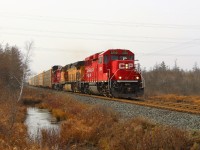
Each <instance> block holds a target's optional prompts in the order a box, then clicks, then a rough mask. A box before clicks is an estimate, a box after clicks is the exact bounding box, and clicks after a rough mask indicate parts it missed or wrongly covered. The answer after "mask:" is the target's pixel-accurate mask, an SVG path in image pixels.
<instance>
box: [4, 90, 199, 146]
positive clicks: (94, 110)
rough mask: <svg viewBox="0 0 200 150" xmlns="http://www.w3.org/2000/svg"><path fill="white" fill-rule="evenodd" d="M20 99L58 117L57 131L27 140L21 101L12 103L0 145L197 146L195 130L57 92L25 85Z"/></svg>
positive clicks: (197, 135) (197, 137) (23, 107)
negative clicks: (129, 117)
mask: <svg viewBox="0 0 200 150" xmlns="http://www.w3.org/2000/svg"><path fill="white" fill-rule="evenodd" d="M23 102H24V103H25V104H34V105H36V106H37V107H41V108H48V109H49V110H50V111H51V112H52V114H53V115H54V116H55V117H56V118H57V120H58V121H60V120H62V122H61V131H60V135H51V134H49V133H47V132H45V131H43V139H42V140H41V143H40V145H37V143H33V142H32V141H30V142H29V141H28V140H27V139H26V137H27V135H26V127H25V126H24V124H23V121H24V118H25V110H26V108H25V106H24V104H23V105H22V104H15V105H16V107H17V108H18V111H17V112H18V113H17V118H16V120H15V123H14V126H13V130H12V135H9V134H5V136H4V134H3V131H5V132H8V131H10V128H8V127H9V126H8V123H9V121H6V123H7V124H6V123H5V124H3V123H2V122H3V119H4V120H6V119H8V117H4V118H3V117H2V118H1V124H0V125H1V126H0V148H1V149H2V148H4V149H13V148H17V149H25V148H26V149H67V148H69V149H107V150H109V149H110V150H111V149H112V150H113V149H114V150H118V149H119V150H122V149H127V150H129V149H130V150H133V149H134V150H137V149H138V150H141V149H142V150H152V149H164V150H170V149H188V150H189V149H192V150H195V149H199V148H200V135H199V133H197V132H195V133H194V132H193V133H192V134H191V133H188V132H185V131H181V130H178V129H176V128H172V127H166V126H161V125H155V124H153V123H150V122H148V121H146V120H144V119H141V118H136V119H132V120H129V121H123V120H122V119H121V118H120V115H119V114H117V113H116V112H114V111H113V110H111V109H109V108H104V107H102V106H90V105H85V104H82V103H79V102H77V101H75V100H74V99H73V98H71V97H69V96H67V94H63V93H60V92H58V93H56V92H52V91H50V90H40V89H26V90H25V93H24V96H23ZM2 106H3V105H2ZM2 106H0V107H2ZM6 106H8V105H7V104H6ZM6 106H3V107H2V109H1V113H2V112H4V114H5V113H6V112H8V111H6V110H9V109H11V108H12V107H10V106H9V108H6ZM2 110H3V111H2ZM7 116H9V115H7ZM2 129H3V130H2ZM5 129H6V130H5ZM9 133H11V132H9Z"/></svg>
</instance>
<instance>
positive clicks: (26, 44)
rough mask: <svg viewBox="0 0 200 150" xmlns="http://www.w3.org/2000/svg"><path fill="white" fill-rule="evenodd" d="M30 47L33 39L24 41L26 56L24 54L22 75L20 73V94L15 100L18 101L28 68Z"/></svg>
mask: <svg viewBox="0 0 200 150" xmlns="http://www.w3.org/2000/svg"><path fill="white" fill-rule="evenodd" d="M32 48H33V41H31V42H26V43H25V49H26V56H25V59H24V63H23V75H22V80H21V85H20V94H19V97H18V100H17V101H18V102H19V101H20V100H21V97H22V93H23V89H24V83H25V79H26V75H27V70H28V63H29V62H30V54H31V49H32Z"/></svg>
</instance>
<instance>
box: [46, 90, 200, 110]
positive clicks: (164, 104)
mask: <svg viewBox="0 0 200 150" xmlns="http://www.w3.org/2000/svg"><path fill="white" fill-rule="evenodd" d="M43 89H44V88H43ZM51 91H53V90H51ZM62 93H71V94H77V95H80V96H86V97H92V98H98V99H102V100H109V101H117V102H121V103H129V104H134V105H141V106H146V107H153V108H160V109H166V110H172V111H178V112H185V113H190V114H200V105H197V104H189V103H183V102H168V101H161V100H148V99H142V98H138V99H135V100H128V99H119V98H110V97H104V96H98V95H88V94H82V93H73V92H66V91H62Z"/></svg>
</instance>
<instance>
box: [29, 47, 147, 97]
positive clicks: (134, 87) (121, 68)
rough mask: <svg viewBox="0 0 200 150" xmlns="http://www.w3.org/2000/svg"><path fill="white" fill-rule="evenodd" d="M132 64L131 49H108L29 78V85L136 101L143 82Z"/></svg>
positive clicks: (133, 57) (141, 92)
mask: <svg viewBox="0 0 200 150" xmlns="http://www.w3.org/2000/svg"><path fill="white" fill-rule="evenodd" d="M135 62H136V60H135V55H134V53H133V52H131V51H130V50H125V49H109V50H106V51H104V52H100V53H96V54H93V55H91V56H89V57H87V58H85V60H84V61H78V62H75V63H72V64H68V65H66V66H57V65H55V66H53V67H52V68H51V69H50V70H48V71H46V72H43V73H41V74H39V75H37V76H35V77H33V78H31V79H30V80H29V84H30V85H34V86H41V87H49V88H52V89H57V90H66V91H73V92H81V93H87V94H98V95H104V96H108V97H118V98H136V97H138V96H142V95H143V93H144V79H143V77H142V74H141V71H140V70H139V69H138V68H137V67H136V63H135ZM42 77H43V79H41V78H42ZM39 80H40V82H39ZM41 81H43V84H42V82H41ZM45 81H46V82H47V83H45Z"/></svg>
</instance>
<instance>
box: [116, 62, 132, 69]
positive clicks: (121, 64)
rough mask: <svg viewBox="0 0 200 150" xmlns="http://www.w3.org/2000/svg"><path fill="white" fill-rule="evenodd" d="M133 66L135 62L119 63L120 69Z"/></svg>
mask: <svg viewBox="0 0 200 150" xmlns="http://www.w3.org/2000/svg"><path fill="white" fill-rule="evenodd" d="M131 68H133V63H128V64H127V63H119V69H131Z"/></svg>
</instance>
